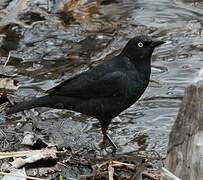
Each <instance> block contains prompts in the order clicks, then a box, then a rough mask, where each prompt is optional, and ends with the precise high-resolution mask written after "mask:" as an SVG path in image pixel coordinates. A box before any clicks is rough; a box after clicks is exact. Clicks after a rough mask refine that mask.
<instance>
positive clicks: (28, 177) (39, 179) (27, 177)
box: [0, 172, 48, 180]
mask: <svg viewBox="0 0 203 180" xmlns="http://www.w3.org/2000/svg"><path fill="white" fill-rule="evenodd" d="M0 175H4V176H5V175H7V176H14V177H19V178H26V179H31V180H48V179H41V178H36V177H31V176H20V175H16V174H12V173H6V172H0Z"/></svg>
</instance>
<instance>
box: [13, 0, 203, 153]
mask: <svg viewBox="0 0 203 180" xmlns="http://www.w3.org/2000/svg"><path fill="white" fill-rule="evenodd" d="M123 4H125V7H124V8H121V7H123ZM121 9H122V11H121ZM111 10H112V11H111ZM101 11H102V12H103V14H105V16H111V13H113V15H112V17H111V18H112V19H114V20H115V19H116V17H117V21H121V26H119V27H117V29H116V30H115V31H113V32H105V33H104V32H97V33H89V34H88V33H83V32H82V30H81V29H80V27H79V25H75V26H70V27H69V29H68V30H66V31H64V30H61V29H58V28H57V27H55V29H54V28H53V27H52V26H51V27H49V26H46V25H43V26H42V25H40V24H38V25H36V26H35V27H34V28H35V29H34V28H33V29H32V30H26V32H25V34H24V37H23V39H22V40H21V42H20V43H21V44H27V46H21V47H20V48H19V49H18V51H16V52H15V53H16V54H17V55H18V56H21V55H22V56H23V57H26V58H22V59H23V61H21V62H19V61H18V62H16V61H15V62H14V61H13V62H11V65H14V66H15V67H16V68H17V70H18V73H19V76H18V80H19V81H20V84H21V85H22V86H29V87H32V88H31V89H32V90H30V89H27V88H21V89H20V90H19V91H18V92H17V94H18V95H21V98H22V96H28V95H29V96H30V95H36V94H38V90H37V89H36V87H38V88H42V89H48V88H50V87H51V86H53V85H54V84H56V83H58V82H60V81H61V80H63V79H66V78H68V77H70V76H72V75H73V74H76V73H78V72H81V71H84V70H86V69H88V68H89V67H91V65H92V64H94V63H98V62H100V61H101V60H102V58H104V57H106V56H107V55H108V56H111V55H112V54H117V53H118V52H119V50H120V49H121V48H122V47H123V46H124V44H125V43H126V42H127V40H128V39H129V38H131V37H133V36H135V35H136V34H138V33H148V34H150V35H152V36H154V37H156V38H158V39H162V40H165V41H167V43H166V44H164V45H162V46H161V47H160V48H158V49H157V50H156V51H155V52H154V56H153V58H152V76H151V79H152V80H153V81H155V82H157V83H156V84H155V85H153V83H152V84H150V86H149V87H148V89H147V91H146V92H145V94H144V95H143V96H142V98H141V99H140V101H139V102H137V103H136V104H134V105H133V106H132V107H130V108H129V109H127V110H126V111H125V112H123V113H122V114H121V115H120V116H119V117H120V118H119V119H118V118H115V120H114V122H113V123H112V125H111V127H110V131H109V133H110V134H111V136H112V137H113V139H114V140H115V141H116V143H117V144H118V146H119V147H120V149H119V153H127V152H131V151H134V150H137V149H139V148H141V149H142V150H143V149H156V150H158V151H159V152H161V153H163V154H164V153H165V152H166V151H165V150H166V146H167V141H168V134H169V132H170V129H171V126H172V125H173V122H174V118H175V117H176V115H177V112H178V107H179V105H180V102H181V98H182V96H183V92H184V88H185V87H186V86H187V85H188V84H189V83H191V82H192V81H193V79H194V77H195V73H196V72H197V71H198V70H199V69H200V68H201V67H202V65H203V61H202V60H203V51H202V49H203V39H202V37H201V36H200V35H201V30H202V23H203V21H202V17H203V3H201V2H195V3H193V1H191V2H190V1H185V2H184V1H180V0H156V1H154V0H150V1H149V0H134V1H133V0H131V1H130V0H128V1H123V2H120V3H114V4H108V5H102V7H101ZM42 32H43V33H42ZM39 34H40V35H39ZM28 45H29V46H28ZM20 52H21V54H20ZM64 54H74V56H75V55H77V56H78V57H80V58H78V59H64V58H63V55H64ZM53 59H57V60H53ZM93 62H94V63H93ZM33 91H34V92H33ZM57 113H58V114H59V115H58V116H57V117H58V120H60V121H61V120H62V121H63V126H62V127H61V131H63V132H64V133H65V134H68V135H66V136H65V137H64V138H66V140H65V141H66V142H70V143H71V142H72V144H74V145H75V144H76V145H78V146H86V145H87V144H94V143H96V142H97V141H98V140H99V139H100V138H101V134H100V133H98V132H100V131H99V130H98V127H99V126H98V123H97V121H96V120H94V119H91V118H89V119H88V118H87V117H86V116H82V115H80V114H79V115H78V114H77V113H76V114H75V113H71V114H70V113H65V112H64V111H59V112H58V111H57ZM60 114H61V115H60ZM50 116H51V115H49V116H48V117H50ZM64 116H65V117H64ZM41 117H43V118H45V117H46V116H45V115H44V113H42V115H41ZM53 117H54V118H55V119H56V117H55V116H53ZM71 117H72V119H71ZM74 117H76V118H74ZM78 117H80V118H78ZM67 118H68V119H69V120H67ZM76 119H77V120H76Z"/></svg>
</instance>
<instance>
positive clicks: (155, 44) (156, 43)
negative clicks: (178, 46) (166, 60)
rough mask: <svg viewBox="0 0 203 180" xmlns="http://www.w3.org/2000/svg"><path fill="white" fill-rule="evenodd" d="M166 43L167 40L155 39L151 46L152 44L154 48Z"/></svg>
mask: <svg viewBox="0 0 203 180" xmlns="http://www.w3.org/2000/svg"><path fill="white" fill-rule="evenodd" d="M164 43H165V41H153V42H152V43H151V46H152V47H153V48H155V47H157V46H160V45H162V44H164Z"/></svg>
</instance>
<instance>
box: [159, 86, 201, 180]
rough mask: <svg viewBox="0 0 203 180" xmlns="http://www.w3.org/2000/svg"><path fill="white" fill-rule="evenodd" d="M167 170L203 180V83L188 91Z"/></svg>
mask: <svg viewBox="0 0 203 180" xmlns="http://www.w3.org/2000/svg"><path fill="white" fill-rule="evenodd" d="M166 169H168V170H169V171H170V172H172V173H173V174H174V175H176V176H177V177H179V178H180V179H182V180H203V83H197V84H193V85H190V86H189V87H187V88H186V90H185V96H184V98H183V101H182V104H181V107H180V110H179V113H178V116H177V119H176V121H175V123H174V126H173V128H172V131H171V133H170V137H169V144H168V152H167V158H166ZM162 179H164V178H162Z"/></svg>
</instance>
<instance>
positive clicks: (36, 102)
mask: <svg viewBox="0 0 203 180" xmlns="http://www.w3.org/2000/svg"><path fill="white" fill-rule="evenodd" d="M49 100H50V97H49V96H43V97H39V98H34V99H32V100H30V101H23V102H20V103H18V104H16V105H14V106H13V107H11V108H10V109H8V110H7V111H6V115H11V114H14V113H17V112H20V111H23V110H28V109H32V108H34V107H42V106H46V105H47V104H49Z"/></svg>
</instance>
